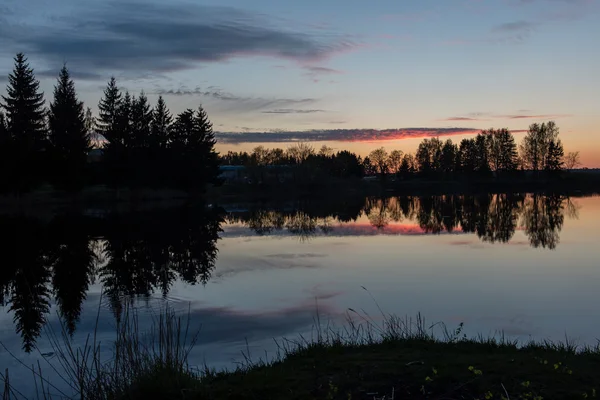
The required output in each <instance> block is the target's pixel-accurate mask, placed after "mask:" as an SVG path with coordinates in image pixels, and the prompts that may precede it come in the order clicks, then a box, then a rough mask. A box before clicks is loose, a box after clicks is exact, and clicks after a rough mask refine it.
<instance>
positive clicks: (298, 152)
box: [287, 142, 315, 164]
mask: <svg viewBox="0 0 600 400" xmlns="http://www.w3.org/2000/svg"><path fill="white" fill-rule="evenodd" d="M314 154H315V149H314V148H313V147H312V146H311V145H309V144H307V143H303V142H300V143H296V144H294V145H292V146H290V147H288V148H287V155H288V157H290V158H291V159H292V160H294V162H295V163H296V164H302V163H303V162H304V161H306V159H307V158H308V157H310V156H312V155H314Z"/></svg>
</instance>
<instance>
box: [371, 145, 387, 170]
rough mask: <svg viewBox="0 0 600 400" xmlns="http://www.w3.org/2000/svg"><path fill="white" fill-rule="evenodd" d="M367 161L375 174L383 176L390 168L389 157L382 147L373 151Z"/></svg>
mask: <svg viewBox="0 0 600 400" xmlns="http://www.w3.org/2000/svg"><path fill="white" fill-rule="evenodd" d="M369 159H370V160H371V164H372V165H373V169H374V170H375V173H377V174H380V175H382V176H383V175H385V174H386V173H387V172H388V170H389V167H390V165H389V156H388V153H387V151H386V150H385V149H384V148H383V147H380V148H378V149H375V150H373V151H372V152H371V153H370V154H369Z"/></svg>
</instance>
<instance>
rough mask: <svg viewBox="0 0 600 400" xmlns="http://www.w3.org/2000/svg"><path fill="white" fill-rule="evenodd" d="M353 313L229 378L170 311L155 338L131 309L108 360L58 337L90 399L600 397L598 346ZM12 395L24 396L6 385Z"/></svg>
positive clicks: (79, 389)
mask: <svg viewBox="0 0 600 400" xmlns="http://www.w3.org/2000/svg"><path fill="white" fill-rule="evenodd" d="M348 317H349V318H348V321H347V324H345V325H344V327H342V328H340V329H338V328H334V327H331V326H329V325H326V326H323V324H321V321H319V319H318V318H317V320H316V321H315V329H314V332H313V335H312V337H311V338H304V337H299V338H297V339H296V340H290V339H280V340H277V341H276V343H277V344H278V348H279V351H278V354H277V356H276V359H275V361H270V362H268V361H265V360H252V359H251V358H250V357H249V355H248V354H247V353H246V354H244V355H243V357H242V358H243V362H242V364H241V365H240V366H239V367H238V368H237V369H236V370H233V371H221V372H217V371H214V370H210V369H209V368H207V367H205V368H204V369H203V370H200V371H199V370H197V369H191V368H190V367H189V365H188V364H187V357H188V354H189V350H190V349H191V347H192V346H193V345H194V342H195V336H193V337H192V340H190V341H187V340H186V338H187V337H189V332H187V325H185V324H182V322H181V319H180V318H177V317H175V315H174V314H173V313H172V312H170V311H169V310H166V311H165V312H164V313H163V314H161V316H159V317H157V319H156V321H155V325H154V327H153V329H152V330H151V331H150V332H148V333H142V332H139V329H138V325H137V315H136V314H135V313H130V314H129V313H128V314H127V315H126V318H125V319H124V321H125V322H124V323H122V325H121V326H120V328H119V329H118V333H117V340H116V341H115V343H114V344H113V350H114V356H113V357H112V358H111V359H110V360H106V361H104V362H103V361H101V360H100V355H99V354H100V353H99V351H98V350H99V344H97V343H96V341H95V339H94V338H93V337H91V338H90V341H89V342H88V343H87V344H86V346H84V348H82V349H73V348H72V347H71V345H70V342H69V338H68V336H65V334H64V332H63V335H60V336H56V335H55V336H51V339H52V342H53V344H54V347H55V350H56V352H57V354H58V355H59V359H60V360H61V363H62V367H63V371H64V372H63V377H64V378H65V380H66V381H67V382H70V385H71V387H72V389H73V390H74V392H76V393H77V395H76V396H75V397H74V398H81V399H146V398H148V399H150V398H151V399H194V400H195V399H198V400H209V399H211V400H212V399H359V400H362V399H384V398H385V399H391V398H394V399H440V400H442V399H510V400H513V399H537V400H540V399H584V398H588V399H592V398H600V348H599V347H593V348H592V347H577V346H576V345H575V344H574V343H572V342H569V341H568V340H567V341H565V342H562V343H553V342H531V343H526V344H519V343H516V342H513V341H510V340H506V339H504V338H503V336H501V335H499V336H497V337H494V338H484V337H477V338H467V337H466V336H465V335H464V334H462V325H460V326H459V327H458V328H457V329H456V330H453V331H450V330H448V329H446V327H445V326H444V325H443V324H434V325H429V324H427V323H426V322H425V321H424V320H423V318H421V316H417V318H415V319H410V318H398V317H395V316H389V315H384V318H383V322H381V323H377V322H376V321H375V320H374V319H372V318H371V317H369V316H368V315H364V314H359V313H357V312H355V311H354V310H349V313H348ZM434 333H437V334H434ZM34 373H35V375H36V379H37V380H38V381H39V382H40V386H41V387H42V388H44V387H45V390H44V389H43V390H42V391H41V392H42V394H43V395H44V394H45V396H43V397H41V398H51V397H52V396H50V395H49V393H50V392H52V391H51V390H50V388H51V383H50V382H47V381H45V380H44V379H43V378H41V377H40V375H41V374H40V373H39V371H38V372H35V371H34ZM7 388H8V383H7ZM7 393H8V395H7ZM11 396H12V397H11ZM392 396H393V397H392ZM9 398H19V396H18V393H15V392H14V391H11V390H9V389H6V390H5V397H4V399H9ZM55 398H62V397H58V396H55Z"/></svg>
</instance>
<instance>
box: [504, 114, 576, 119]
mask: <svg viewBox="0 0 600 400" xmlns="http://www.w3.org/2000/svg"><path fill="white" fill-rule="evenodd" d="M567 117H572V115H571V114H545V115H522V114H514V115H499V116H498V118H506V119H554V118H567Z"/></svg>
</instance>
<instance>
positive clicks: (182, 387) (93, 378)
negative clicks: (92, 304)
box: [0, 289, 600, 400]
mask: <svg viewBox="0 0 600 400" xmlns="http://www.w3.org/2000/svg"><path fill="white" fill-rule="evenodd" d="M365 290H366V289H365ZM373 300H374V299H373ZM374 301H375V300H374ZM375 303H376V302H375ZM376 304H377V303H376ZM379 311H380V313H381V315H380V316H378V317H377V318H373V317H372V316H370V315H369V314H368V313H366V312H364V311H360V312H359V311H356V310H354V309H348V312H347V313H346V322H345V324H343V326H341V327H338V326H335V325H334V324H333V323H332V322H331V321H329V320H328V321H327V322H323V321H321V317H320V315H319V313H318V308H317V314H316V317H315V321H314V325H313V329H312V331H311V333H310V334H309V336H302V335H300V336H298V337H297V338H296V339H287V338H283V339H275V343H276V345H277V349H278V350H277V353H276V354H275V356H274V357H272V358H271V359H267V358H264V359H259V360H256V361H255V360H253V359H252V357H251V354H250V351H249V346H248V350H247V351H246V352H243V353H242V355H243V359H244V361H243V362H242V363H240V364H239V365H238V367H237V370H236V371H235V372H237V373H240V372H241V373H245V372H250V371H251V370H252V369H253V368H256V367H264V366H269V365H272V364H273V363H277V362H281V361H284V360H285V359H286V358H289V357H296V356H301V355H302V354H303V353H305V352H307V351H319V350H330V349H332V348H336V347H343V348H349V347H361V346H371V345H376V344H381V343H396V344H402V343H407V342H411V343H414V342H431V343H447V344H452V343H459V342H460V343H471V344H480V345H485V346H488V347H489V348H500V347H503V348H507V347H510V348H515V349H516V348H521V349H525V350H527V349H530V350H538V351H540V350H541V351H544V350H547V351H554V352H560V353H570V354H575V353H582V352H583V353H588V354H589V353H593V354H600V343H599V344H598V345H596V346H591V347H590V346H577V344H576V343H574V342H573V341H570V340H569V339H568V338H567V339H566V341H565V342H558V343H557V342H551V341H547V340H546V341H541V342H534V341H530V342H527V343H519V342H518V341H516V340H510V339H507V338H506V337H505V336H504V335H503V334H502V333H499V334H497V335H494V336H491V337H485V336H481V335H480V336H478V337H475V338H467V336H466V335H465V334H463V332H462V329H463V325H462V324H460V325H459V326H458V327H457V328H456V329H448V328H447V326H446V325H444V324H443V323H435V324H431V325H430V324H428V323H426V321H425V318H423V316H422V315H421V314H417V316H416V317H414V318H413V317H404V318H401V317H398V316H395V315H391V314H385V313H384V312H383V311H382V310H381V309H379ZM99 313H100V311H98V316H97V318H96V329H95V330H94V332H93V333H91V334H90V335H88V336H87V338H86V340H85V342H84V344H83V346H81V347H75V346H74V344H73V342H72V340H71V337H70V336H69V334H68V331H67V329H66V325H65V324H64V322H62V319H61V329H60V331H59V332H56V331H55V330H53V329H52V328H51V327H46V328H45V330H46V335H47V337H48V338H49V341H50V344H51V347H52V352H53V353H54V354H55V355H56V356H55V357H54V359H56V360H57V361H58V365H55V364H54V363H51V362H50V361H48V360H46V359H45V358H44V359H45V360H46V362H47V364H48V366H47V368H50V369H52V370H53V371H54V372H56V373H57V375H58V376H59V379H61V380H62V384H60V386H61V388H59V387H58V386H57V385H58V383H57V382H50V381H49V380H48V379H47V378H46V377H45V376H44V374H43V373H42V367H41V365H40V364H39V363H38V365H37V366H31V367H30V366H26V365H25V364H22V365H23V366H25V367H26V368H28V369H29V370H30V371H31V373H32V374H33V375H34V378H35V379H34V382H35V383H36V392H37V396H38V399H44V400H49V399H52V398H54V399H56V398H61V399H64V398H71V399H86V400H88V399H89V400H108V399H141V398H177V399H185V398H188V394H189V395H197V394H198V393H199V392H202V385H203V384H204V382H205V381H210V380H211V379H212V378H215V377H217V376H222V375H223V374H226V373H227V371H222V372H217V371H215V370H209V369H208V368H207V367H205V368H204V369H203V370H202V371H198V370H192V369H191V368H190V366H189V365H188V357H189V355H190V352H191V350H192V348H193V347H194V345H195V344H196V341H197V338H198V332H190V331H189V328H190V313H189V312H188V315H187V318H185V317H184V318H182V317H178V316H177V315H176V314H175V312H174V311H173V310H172V309H170V308H168V307H165V308H164V309H162V310H161V311H160V313H159V314H158V315H156V316H154V317H153V320H152V325H151V328H150V329H149V330H148V331H141V329H140V325H139V315H138V312H137V311H136V310H135V309H133V308H131V307H126V309H125V310H124V312H123V316H122V318H121V319H120V322H118V323H117V328H116V339H115V340H114V341H113V342H111V343H110V344H109V349H110V350H112V352H109V353H112V356H110V357H108V358H106V359H105V358H103V355H105V354H106V352H105V351H102V350H103V347H102V344H101V343H100V340H99V339H98V336H97V328H98V319H99ZM0 346H3V345H2V344H1V343H0ZM3 347H4V346H3ZM4 349H5V350H6V351H7V352H8V353H9V354H11V355H12V356H13V357H14V358H15V360H19V358H18V357H17V356H15V355H14V354H12V353H10V352H9V350H8V349H7V348H6V347H4ZM323 354H325V353H323ZM40 355H42V354H41V353H40ZM0 379H2V380H3V382H4V390H3V395H2V400H9V399H17V400H19V399H27V398H29V397H28V396H24V395H23V394H22V393H20V392H19V391H18V390H17V388H15V387H13V386H12V385H11V383H10V378H9V374H8V371H5V372H4V373H2V372H0ZM64 388H67V389H64ZM67 392H68V393H67Z"/></svg>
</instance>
